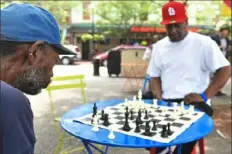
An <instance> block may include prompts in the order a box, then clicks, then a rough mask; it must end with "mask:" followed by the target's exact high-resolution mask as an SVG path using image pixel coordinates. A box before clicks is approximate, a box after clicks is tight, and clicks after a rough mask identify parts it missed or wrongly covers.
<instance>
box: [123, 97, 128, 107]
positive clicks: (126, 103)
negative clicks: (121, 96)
mask: <svg viewBox="0 0 232 154" xmlns="http://www.w3.org/2000/svg"><path fill="white" fill-rule="evenodd" d="M124 104H125V106H126V107H128V106H129V102H128V99H127V98H125V100H124Z"/></svg>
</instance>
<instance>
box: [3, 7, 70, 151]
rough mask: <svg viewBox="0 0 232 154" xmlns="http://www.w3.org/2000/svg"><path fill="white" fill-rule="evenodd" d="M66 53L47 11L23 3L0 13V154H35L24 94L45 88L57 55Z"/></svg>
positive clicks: (31, 125)
mask: <svg viewBox="0 0 232 154" xmlns="http://www.w3.org/2000/svg"><path fill="white" fill-rule="evenodd" d="M68 53H69V50H68V49H66V48H64V47H63V46H62V45H61V44H60V33H59V27H58V24H57V22H56V20H55V18H54V17H53V16H52V15H51V13H49V12H48V11H46V10H44V9H43V8H40V7H37V6H34V5H30V4H26V3H24V4H11V5H9V6H8V7H6V8H4V9H2V10H1V38H0V60H1V71H0V77H1V103H0V105H1V106H0V110H1V111H0V114H1V115H0V120H1V121H0V122H1V125H0V153H1V154H33V153H34V145H35V142H36V139H35V134H34V128H33V112H32V110H31V106H30V102H29V100H28V99H27V97H26V96H25V95H24V94H23V93H26V94H30V95H36V94H38V93H40V91H41V90H42V89H44V88H46V87H47V86H48V85H49V83H50V82H51V77H52V76H53V73H52V69H53V67H54V65H55V64H56V62H57V60H58V58H59V54H68Z"/></svg>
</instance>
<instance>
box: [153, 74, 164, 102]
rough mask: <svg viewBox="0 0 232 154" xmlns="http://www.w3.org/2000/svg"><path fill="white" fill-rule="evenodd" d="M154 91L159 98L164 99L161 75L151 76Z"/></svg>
mask: <svg viewBox="0 0 232 154" xmlns="http://www.w3.org/2000/svg"><path fill="white" fill-rule="evenodd" d="M151 88H152V92H153V93H155V94H156V98H157V99H162V88H161V79H160V77H156V78H151Z"/></svg>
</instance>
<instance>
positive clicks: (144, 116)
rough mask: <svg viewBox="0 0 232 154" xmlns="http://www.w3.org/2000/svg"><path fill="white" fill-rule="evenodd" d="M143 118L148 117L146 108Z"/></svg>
mask: <svg viewBox="0 0 232 154" xmlns="http://www.w3.org/2000/svg"><path fill="white" fill-rule="evenodd" d="M144 119H148V113H147V110H146V111H145V116H144Z"/></svg>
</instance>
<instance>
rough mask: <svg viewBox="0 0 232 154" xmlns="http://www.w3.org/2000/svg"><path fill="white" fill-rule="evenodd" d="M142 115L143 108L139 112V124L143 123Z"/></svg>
mask: <svg viewBox="0 0 232 154" xmlns="http://www.w3.org/2000/svg"><path fill="white" fill-rule="evenodd" d="M141 117H142V112H141V110H139V112H138V119H139V124H142V123H143V121H142V119H141Z"/></svg>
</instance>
